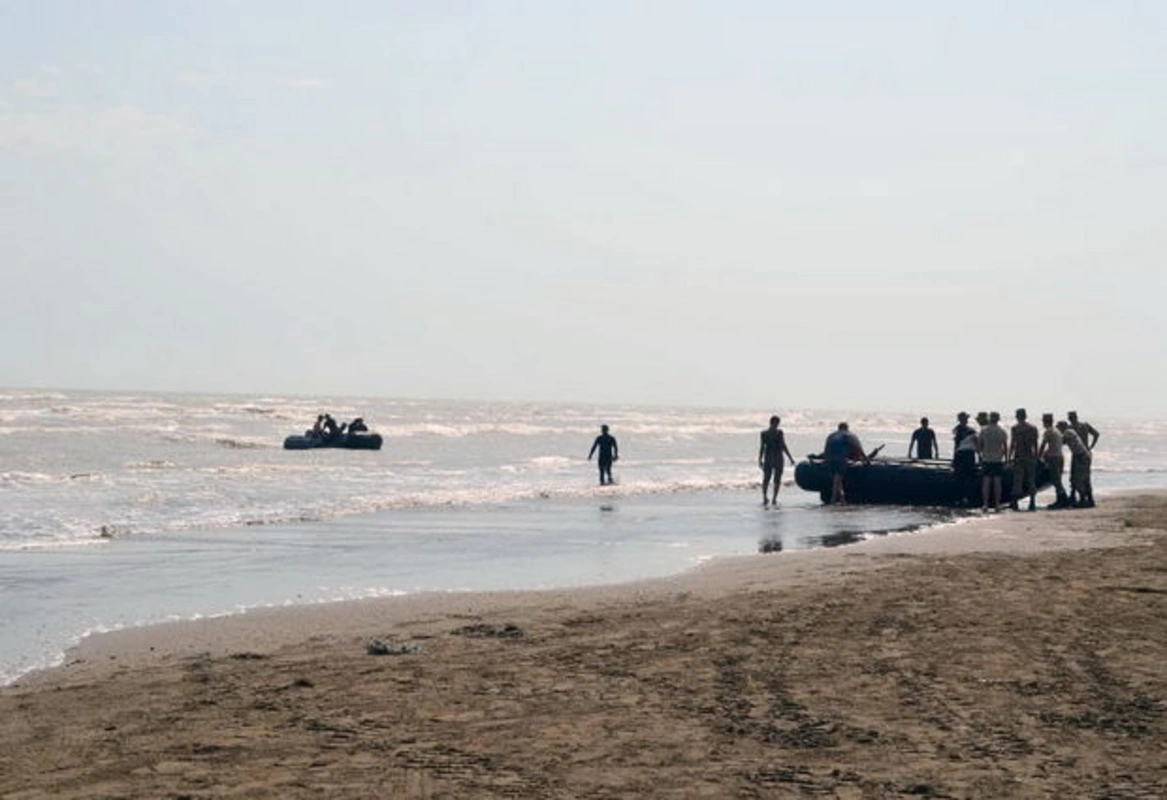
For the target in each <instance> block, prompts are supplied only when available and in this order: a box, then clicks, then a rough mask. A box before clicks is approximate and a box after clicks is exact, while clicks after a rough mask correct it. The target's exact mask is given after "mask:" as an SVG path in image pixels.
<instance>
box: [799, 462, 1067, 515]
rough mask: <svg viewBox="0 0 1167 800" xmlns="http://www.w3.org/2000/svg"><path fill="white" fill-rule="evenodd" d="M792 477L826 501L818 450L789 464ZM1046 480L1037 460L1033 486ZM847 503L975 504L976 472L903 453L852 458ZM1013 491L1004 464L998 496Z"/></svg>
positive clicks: (826, 474)
mask: <svg viewBox="0 0 1167 800" xmlns="http://www.w3.org/2000/svg"><path fill="white" fill-rule="evenodd" d="M794 482H795V483H797V484H798V486H799V488H801V489H805V490H806V491H808V492H818V495H819V497H820V498H821V499H822V501H823V502H824V503H829V502H830V501H831V473H830V470H828V469H827V463H826V461H824V460H823V459H822V458H820V457H819V456H809V457H808V458H807V459H806V460H805V461H802V462H800V463H799V464H798V466H797V467H795V468H794ZM1049 485H1050V473H1049V468H1048V467H1046V465H1045V464H1044V463H1043V462H1038V465H1037V488H1038V491H1040V490H1041V489H1044V488H1045V487H1047V486H1049ZM843 491H844V492H845V493H846V495H847V502H848V503H882V504H893V505H912V506H961V505H976V506H980V505H981V476H980V475H979V474H977V475H975V476H972V477H971V478H969V479H967V480H966V481H962V480H961V479H959V478H958V477H957V475H956V473H955V472H954V471H953V469H952V464H951V463H950V462H948V461H933V460H920V459H907V458H873V459H871V463H870V464H864V463H862V462H859V461H852V462H851V463H849V464H848V465H847V471H846V473H844V475H843ZM1012 497H1013V471H1012V470H1011V469H1009V467H1008V466H1006V468H1005V474H1004V475H1003V476H1002V478H1001V501H1002V503H1008V502H1009V501H1010V500H1011V499H1012Z"/></svg>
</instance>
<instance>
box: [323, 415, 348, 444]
mask: <svg viewBox="0 0 1167 800" xmlns="http://www.w3.org/2000/svg"><path fill="white" fill-rule="evenodd" d="M343 432H344V428H343V427H342V426H340V425H337V424H336V420H334V419H333V418H332V415H331V414H325V415H324V438H326V439H332V438H334V437H336V436H340V435H341V433H343Z"/></svg>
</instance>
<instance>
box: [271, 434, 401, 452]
mask: <svg viewBox="0 0 1167 800" xmlns="http://www.w3.org/2000/svg"><path fill="white" fill-rule="evenodd" d="M317 447H343V448H346V449H348V450H380V449H381V434H379V433H340V434H337V435H335V436H311V435H309V434H301V435H293V436H289V437H288V438H287V439H284V449H285V450H313V449H315V448H317Z"/></svg>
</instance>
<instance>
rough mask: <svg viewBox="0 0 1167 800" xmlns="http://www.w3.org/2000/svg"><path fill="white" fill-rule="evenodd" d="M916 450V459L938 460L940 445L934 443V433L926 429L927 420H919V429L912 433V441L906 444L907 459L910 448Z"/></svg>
mask: <svg viewBox="0 0 1167 800" xmlns="http://www.w3.org/2000/svg"><path fill="white" fill-rule="evenodd" d="M913 447H915V448H916V458H939V457H940V445H938V444H937V443H936V431H934V430H932V429H931V428H929V427H928V418H927V417H923V418H922V419H921V420H920V427H918V428H916V430H914V431H912V441H910V442H908V458H911V457H912V448H913Z"/></svg>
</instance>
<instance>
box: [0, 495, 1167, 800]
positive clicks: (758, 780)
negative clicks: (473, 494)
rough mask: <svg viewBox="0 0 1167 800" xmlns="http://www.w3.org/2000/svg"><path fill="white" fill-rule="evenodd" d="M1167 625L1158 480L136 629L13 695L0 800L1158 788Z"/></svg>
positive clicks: (1149, 792) (1166, 529) (1158, 791)
mask: <svg viewBox="0 0 1167 800" xmlns="http://www.w3.org/2000/svg"><path fill="white" fill-rule="evenodd" d="M824 513H830V512H829V511H825V512H824ZM1165 620H1167V495H1163V494H1139V495H1130V496H1124V497H1115V498H1108V499H1107V500H1106V501H1105V502H1104V503H1103V504H1102V505H1101V506H1100V507H1099V508H1097V509H1093V510H1090V511H1073V512H1059V513H1037V514H1025V513H1015V514H1005V515H1000V516H995V517H990V518H981V519H976V520H973V521H969V522H964V523H962V524H958V525H955V526H949V527H945V528H943V529H941V530H937V531H931V532H925V533H921V534H911V535H901V536H888V537H882V538H879V539H877V540H873V541H870V542H867V543H864V544H860V545H855V546H851V547H846V548H837V549H830V550H819V551H811V552H799V553H775V554H768V555H758V556H754V557H750V558H741V559H727V560H725V561H722V562H718V563H715V564H713V565H710V566H708V567H705V568H702V569H699V570H695V571H692V572H689V573H686V574H684V575H681V576H677V577H674V578H670V579H666V580H657V581H651V582H644V583H639V584H629V585H622V586H614V587H602V588H595V589H587V590H577V591H571V592H540V593H499V594H484V595H470V594H464V595H463V594H446V595H433V596H417V597H407V598H399V599H387V600H376V601H364V602H359V603H346V604H334V605H326V606H314V607H307V608H298V609H288V610H279V611H270V612H268V611H265V612H256V613H249V614H245V615H241V616H237V617H228V618H223V619H217V620H206V621H200V622H194V623H181V624H176V625H166V626H157V627H153V628H148V629H138V630H130V631H124V632H119V633H116V634H109V635H104V636H100V637H94V638H92V639H90V640H87V641H86V642H84V643H83V645H82V646H81V647H80V648H78V649H77V650H76V651H74V652H73V653H71V654H70V657H69V661H68V662H67V664H66V665H65V666H64V667H62V668H59V669H56V670H51V671H47V672H43V673H39V674H35V675H31V676H27V677H26V678H25V679H23V680H22V681H20V682H19V683H18V684H17V685H14V686H10V687H8V688H6V689H4V690H2V691H0V797H3V798H5V800H8V799H9V798H12V799H13V800H15V799H16V798H20V799H21V800H32V799H33V798H50V797H51V798H59V797H71V798H113V797H118V798H147V797H149V798H226V797H248V798H264V797H271V798H288V797H304V798H307V797H313V798H315V797H329V798H349V797H351V798H358V797H360V798H370V797H405V798H423V797H451V798H453V797H459V798H461V797H485V798H490V797H554V798H585V797H595V798H601V797H603V798H609V797H629V798H631V797H759V798H766V797H835V798H890V797H921V796H922V797H949V798H1006V797H1008V798H1012V797H1022V798H1024V797H1055V796H1056V797H1075V798H1078V797H1081V798H1112V799H1113V800H1118V799H1119V798H1123V799H1124V800H1125V799H1126V798H1152V797H1153V798H1159V797H1163V796H1165V795H1167V724H1165V719H1164V712H1165V708H1167V668H1165V667H1164V664H1167V622H1165ZM374 640H375V642H374ZM371 643H373V644H375V645H377V647H374V648H372V649H374V650H379V651H382V652H383V654H380V655H375V654H371V653H370V652H369V651H370V644H371Z"/></svg>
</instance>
